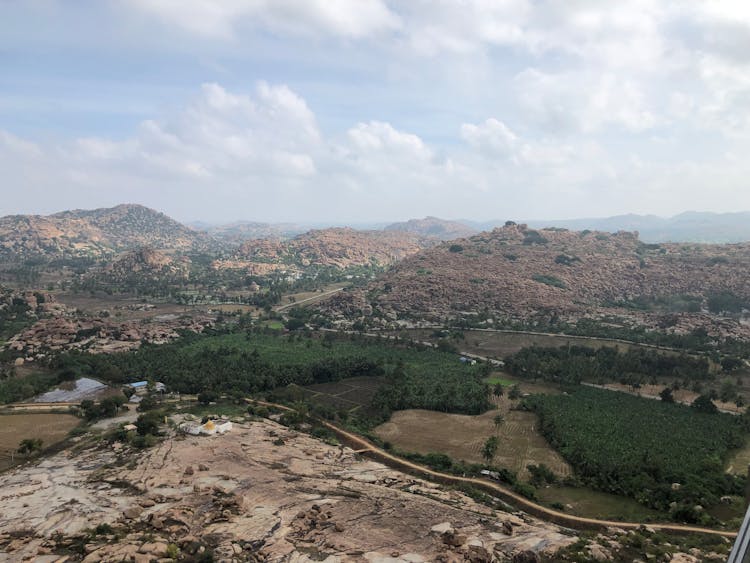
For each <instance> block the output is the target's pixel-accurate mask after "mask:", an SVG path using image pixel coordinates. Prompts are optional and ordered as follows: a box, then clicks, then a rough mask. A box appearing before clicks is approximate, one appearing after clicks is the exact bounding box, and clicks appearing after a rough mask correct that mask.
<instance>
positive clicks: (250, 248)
mask: <svg viewBox="0 0 750 563" xmlns="http://www.w3.org/2000/svg"><path fill="white" fill-rule="evenodd" d="M430 244H432V243H431V241H428V240H425V239H423V238H421V237H418V236H417V235H414V234H411V233H403V232H396V231H393V232H392V231H358V230H355V229H351V228H348V227H344V228H331V229H318V230H312V231H308V232H307V233H304V234H302V235H298V236H296V237H294V238H292V239H290V240H280V239H264V240H252V241H247V242H245V243H243V244H242V245H241V246H240V247H239V248H238V250H237V251H236V252H235V254H234V257H233V262H223V263H222V264H223V266H224V267H244V266H247V265H250V264H253V263H255V264H295V265H299V266H302V267H307V266H310V265H318V266H331V267H336V268H347V267H351V266H365V265H370V264H377V265H380V266H388V265H390V264H393V263H395V262H397V261H399V260H401V259H403V258H405V257H406V256H410V255H412V254H414V253H416V252H418V251H419V250H420V249H422V248H425V247H426V246H429V245H430Z"/></svg>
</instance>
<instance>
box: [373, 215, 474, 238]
mask: <svg viewBox="0 0 750 563" xmlns="http://www.w3.org/2000/svg"><path fill="white" fill-rule="evenodd" d="M385 230H386V231H401V232H405V233H414V234H416V235H419V236H422V237H429V238H436V239H439V240H452V239H457V238H464V237H469V236H471V235H474V234H476V233H477V231H476V230H475V229H473V228H471V227H470V226H468V225H466V224H465V223H461V222H460V221H448V220H445V219H439V218H437V217H425V218H424V219H410V220H409V221H403V222H401V223H392V224H391V225H388V226H387V227H385Z"/></svg>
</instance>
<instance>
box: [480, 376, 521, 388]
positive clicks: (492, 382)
mask: <svg viewBox="0 0 750 563" xmlns="http://www.w3.org/2000/svg"><path fill="white" fill-rule="evenodd" d="M484 382H485V383H487V384H488V385H497V384H498V383H499V384H500V385H502V386H503V387H510V386H511V385H515V384H516V383H517V382H516V381H511V380H510V379H505V378H504V377H496V376H493V377H488V378H487V379H485V380H484Z"/></svg>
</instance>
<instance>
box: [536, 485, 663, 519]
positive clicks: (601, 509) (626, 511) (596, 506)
mask: <svg viewBox="0 0 750 563" xmlns="http://www.w3.org/2000/svg"><path fill="white" fill-rule="evenodd" d="M536 494H537V497H538V498H539V500H540V501H542V503H544V504H547V505H552V504H555V505H557V504H561V505H562V506H563V508H564V511H565V512H566V513H568V514H574V515H576V516H583V517H585V518H602V519H604V520H624V521H629V522H649V521H664V520H665V519H667V515H666V514H665V513H663V512H659V511H657V510H654V509H652V508H648V507H646V506H643V505H642V504H639V503H637V502H636V501H634V500H633V499H629V498H627V497H623V496H619V495H612V494H609V493H603V492H601V491H594V490H592V489H588V488H583V487H563V486H557V485H553V486H548V487H542V488H540V489H537V493H536Z"/></svg>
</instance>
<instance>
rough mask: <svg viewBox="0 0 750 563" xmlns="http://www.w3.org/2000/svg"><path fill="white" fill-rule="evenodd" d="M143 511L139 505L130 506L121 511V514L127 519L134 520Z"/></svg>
mask: <svg viewBox="0 0 750 563" xmlns="http://www.w3.org/2000/svg"><path fill="white" fill-rule="evenodd" d="M142 513H143V508H141V507H140V506H131V507H130V508H126V509H125V510H123V511H122V515H123V516H124V517H125V518H127V519H128V520H135V519H136V518H138V517H139V516H140V515H141V514H142Z"/></svg>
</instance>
